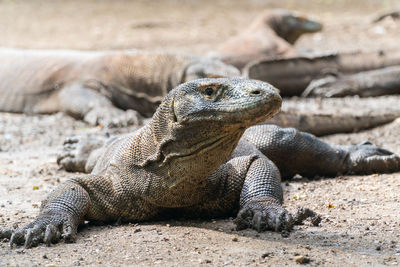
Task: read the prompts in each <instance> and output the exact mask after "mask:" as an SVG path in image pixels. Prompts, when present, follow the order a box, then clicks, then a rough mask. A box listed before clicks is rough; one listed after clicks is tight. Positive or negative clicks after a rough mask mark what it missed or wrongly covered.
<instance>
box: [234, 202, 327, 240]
mask: <svg viewBox="0 0 400 267" xmlns="http://www.w3.org/2000/svg"><path fill="white" fill-rule="evenodd" d="M307 218H311V221H312V223H313V224H314V225H318V224H319V223H320V221H321V217H320V216H319V215H317V214H316V213H315V212H313V211H311V210H310V209H308V208H300V209H299V210H298V211H297V212H296V213H295V214H294V215H292V214H290V213H289V212H288V211H287V210H286V209H284V208H283V207H282V206H281V204H280V203H279V202H278V201H277V200H275V199H272V198H265V199H262V200H252V201H249V202H248V203H247V204H246V205H244V207H243V208H242V209H241V210H240V211H239V213H238V216H237V218H236V220H235V223H236V226H237V229H238V230H242V229H246V228H253V229H255V230H257V231H258V232H262V231H266V230H272V231H275V232H281V234H282V236H284V237H287V236H289V233H290V231H291V230H292V229H293V225H295V224H302V223H303V221H304V220H306V219H307Z"/></svg>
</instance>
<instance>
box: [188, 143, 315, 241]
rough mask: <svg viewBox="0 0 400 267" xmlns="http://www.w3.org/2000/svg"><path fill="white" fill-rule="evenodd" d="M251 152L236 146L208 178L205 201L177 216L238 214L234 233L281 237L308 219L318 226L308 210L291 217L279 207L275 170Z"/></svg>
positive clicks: (246, 147) (245, 145) (268, 161)
mask: <svg viewBox="0 0 400 267" xmlns="http://www.w3.org/2000/svg"><path fill="white" fill-rule="evenodd" d="M243 149H245V150H247V151H246V152H245V151H243ZM248 152H250V154H249V153H248ZM251 152H252V146H251V145H250V144H249V145H247V144H245V142H241V143H239V146H238V148H237V150H236V153H234V154H235V155H234V157H233V158H232V159H231V160H229V161H228V162H227V163H225V164H223V165H222V166H221V167H220V168H218V169H217V170H216V171H214V172H213V173H212V174H211V175H210V177H209V178H208V181H207V186H206V188H205V191H207V192H208V194H206V195H205V196H206V197H205V199H206V200H205V201H204V202H203V203H202V204H200V205H197V206H194V207H189V208H185V209H183V211H182V210H181V213H182V214H185V215H189V216H190V215H191V214H192V216H190V217H198V216H202V217H213V218H215V217H221V216H230V215H233V214H234V213H237V212H238V211H239V212H238V213H237V218H236V219H235V223H236V225H237V229H238V230H241V229H245V228H254V229H256V230H257V231H265V230H273V231H280V232H282V234H283V235H287V234H288V232H289V231H290V230H291V229H292V226H293V225H294V224H301V223H302V222H303V221H304V220H305V219H307V218H309V217H311V219H312V222H313V224H318V223H319V221H320V217H319V216H318V215H316V214H315V213H314V212H313V211H311V210H310V209H307V208H300V209H299V210H298V211H297V212H296V213H295V214H291V213H289V212H288V211H287V210H286V209H285V208H284V207H283V206H282V199H283V198H282V195H283V192H282V188H281V185H280V174H279V171H278V169H277V168H276V166H275V165H274V164H273V163H272V162H271V161H270V160H268V159H267V158H266V157H265V156H263V155H261V154H260V153H257V152H256V153H255V154H252V153H251ZM246 154H248V155H246ZM241 155H243V156H241Z"/></svg>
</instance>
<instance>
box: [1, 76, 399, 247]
mask: <svg viewBox="0 0 400 267" xmlns="http://www.w3.org/2000/svg"><path fill="white" fill-rule="evenodd" d="M281 101H282V100H281V97H280V96H279V94H278V93H277V91H276V90H275V88H273V87H272V86H270V85H269V84H267V83H264V82H260V81H254V80H248V79H240V78H234V79H200V80H196V81H191V82H187V83H184V84H182V85H180V86H178V87H177V88H175V89H174V90H172V91H171V92H170V93H169V94H168V95H167V96H166V97H165V98H164V100H163V101H162V103H161V105H160V106H159V107H158V109H157V111H156V112H155V114H154V115H153V117H152V119H151V121H149V123H148V124H147V125H145V126H144V127H142V128H141V129H139V130H137V131H136V132H133V133H131V134H128V135H124V136H121V137H119V138H114V139H112V140H110V141H109V142H108V143H107V144H106V145H105V146H104V147H102V148H99V149H97V150H94V151H93V153H95V154H96V160H95V164H94V166H93V168H92V169H91V170H88V171H91V173H90V174H87V175H81V176H77V177H75V178H73V179H71V180H69V181H67V182H65V183H63V184H61V185H60V186H59V187H57V188H56V189H55V190H54V191H53V192H52V193H51V194H50V195H49V196H48V197H47V199H46V200H44V201H43V203H42V205H41V209H40V213H39V215H38V217H37V218H36V219H35V220H34V221H33V222H31V223H30V224H28V225H26V226H24V227H22V228H20V229H16V230H14V229H1V230H0V238H8V239H10V244H11V246H13V245H15V244H17V245H22V244H24V245H25V247H27V248H29V247H31V246H36V245H38V244H40V243H42V242H43V243H46V244H47V245H50V244H51V243H56V242H58V241H59V240H60V239H64V240H65V241H67V242H72V241H74V240H75V239H76V234H77V228H78V225H79V224H81V223H83V222H84V221H85V220H89V221H100V222H113V221H121V222H128V221H129V222H140V221H151V220H157V219H164V218H171V217H178V216H181V217H182V216H183V217H189V218H207V217H208V218H209V217H213V218H215V217H223V216H232V215H234V214H237V217H236V219H235V222H236V224H237V228H238V229H244V228H254V229H256V230H258V231H264V230H268V229H271V230H274V231H281V232H282V233H283V234H284V235H287V234H288V233H289V231H291V230H292V227H293V225H294V224H296V223H301V222H302V221H303V220H305V219H306V218H308V217H311V220H312V222H313V223H314V224H318V223H319V221H320V219H321V218H320V216H318V215H317V214H315V213H314V212H313V211H311V210H310V209H307V208H302V209H299V210H298V211H297V212H296V213H295V214H291V213H289V212H288V211H287V210H286V209H285V208H284V207H283V206H282V201H283V192H282V188H281V185H280V182H281V176H282V177H283V178H290V177H292V176H293V175H294V174H296V173H299V174H302V175H307V176H314V175H325V176H334V175H337V174H339V173H376V172H393V171H398V170H400V157H399V156H397V155H395V154H393V153H391V152H389V151H387V150H385V149H382V148H379V147H376V146H374V145H372V144H370V143H367V142H366V143H363V144H360V145H351V146H331V145H329V144H326V143H324V142H322V141H320V140H319V139H317V138H316V137H314V136H313V135H310V134H307V133H302V132H299V131H297V130H295V129H293V128H289V129H281V128H279V127H277V126H268V125H262V126H253V125H255V124H257V123H259V122H261V121H264V120H266V119H267V118H269V117H271V116H272V115H273V114H275V113H277V112H278V111H279V109H280V106H281ZM251 126H253V127H251ZM75 144H76V143H75ZM67 145H70V146H73V145H74V142H69V143H68V144H67ZM70 148H71V147H70ZM72 149H73V147H72ZM67 150H68V149H67ZM89 154H90V152H89ZM90 157H91V155H90ZM65 159H66V160H67V161H68V160H73V159H72V158H71V157H69V156H68V155H66V157H65Z"/></svg>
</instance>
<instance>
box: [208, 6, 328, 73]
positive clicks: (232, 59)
mask: <svg viewBox="0 0 400 267" xmlns="http://www.w3.org/2000/svg"><path fill="white" fill-rule="evenodd" d="M321 29H322V25H321V24H320V23H318V22H316V21H312V20H309V19H307V18H305V17H303V16H298V15H295V14H293V13H292V12H290V11H287V10H284V9H270V10H267V11H264V12H263V13H262V14H260V15H259V16H258V17H256V18H255V19H254V21H253V22H252V23H251V24H250V26H249V27H248V28H247V29H245V30H244V31H242V32H240V33H239V34H238V35H235V36H233V37H231V38H229V39H228V40H227V41H226V42H224V43H222V44H221V45H219V46H218V47H217V49H216V51H215V53H214V54H215V55H216V56H218V58H220V59H221V60H222V61H224V62H225V63H228V64H232V65H234V66H236V67H237V68H239V69H241V68H243V67H244V66H245V65H246V64H247V63H249V62H250V61H253V60H256V59H260V58H275V57H277V56H281V57H282V56H292V55H296V54H297V52H296V50H295V49H294V48H293V46H292V45H293V44H294V43H295V42H296V41H297V39H298V38H299V37H300V36H301V35H302V34H304V33H313V32H317V31H320V30H321ZM214 54H213V55H214Z"/></svg>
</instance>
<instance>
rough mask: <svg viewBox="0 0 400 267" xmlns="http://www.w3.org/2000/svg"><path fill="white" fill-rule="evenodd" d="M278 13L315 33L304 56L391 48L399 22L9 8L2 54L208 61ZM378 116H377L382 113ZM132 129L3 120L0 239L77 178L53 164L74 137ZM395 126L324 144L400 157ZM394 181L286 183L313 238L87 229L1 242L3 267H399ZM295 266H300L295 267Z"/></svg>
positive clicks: (244, 5) (0, 32)
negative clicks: (74, 52)
mask: <svg viewBox="0 0 400 267" xmlns="http://www.w3.org/2000/svg"><path fill="white" fill-rule="evenodd" d="M271 7H284V8H290V9H294V10H298V11H301V12H303V13H307V14H309V15H311V16H312V17H314V18H316V19H318V20H320V21H322V22H323V23H324V24H325V25H326V27H325V29H324V31H323V32H322V33H318V34H315V35H312V36H305V37H304V38H302V39H300V41H299V42H298V43H297V44H296V47H297V48H298V49H303V50H306V49H307V50H309V49H311V50H315V51H326V50H341V51H343V50H352V49H365V50H369V49H382V48H393V47H396V46H398V44H399V41H400V40H399V39H400V22H396V21H391V20H386V21H384V22H382V23H379V24H371V23H370V22H371V20H372V18H374V16H375V15H376V14H379V13H380V12H382V11H385V10H391V9H400V2H399V1H396V0H393V1H380V0H375V1H372V0H366V1H361V0H360V1H344V0H339V1H328V0H319V1H305V0H303V1H290V0H281V1H261V0H260V1H257V0H253V1H178V0H176V1H122V0H117V1H94V0H91V1H11V0H0V46H7V47H21V48H73V49H121V48H146V49H166V50H184V51H188V52H196V53H206V52H208V51H210V50H212V47H213V46H215V45H216V44H218V43H219V42H221V41H223V40H224V39H226V38H227V37H229V36H230V35H232V34H234V33H236V32H238V31H239V30H240V29H241V28H242V27H244V26H245V25H246V24H248V23H249V22H250V21H251V19H252V18H253V17H254V16H255V15H256V14H258V13H259V12H260V11H261V10H263V9H266V8H271ZM383 108H384V107H383ZM131 130H133V128H129V129H116V130H107V129H101V128H99V127H89V126H87V125H85V124H84V123H82V122H79V121H75V120H73V119H71V118H70V117H68V116H65V115H63V114H54V115H49V116H26V115H18V114H6V113H2V114H0V227H5V226H12V225H20V226H22V225H23V224H25V223H27V222H29V221H30V220H32V219H33V218H34V217H35V215H36V214H37V213H38V210H39V206H40V201H41V200H42V199H43V198H44V197H45V196H46V195H47V194H48V193H49V192H50V191H51V190H52V189H53V188H54V187H55V186H57V185H58V184H59V183H60V182H63V181H65V180H66V179H68V178H70V177H73V176H74V175H76V174H71V173H67V172H65V171H64V170H61V169H59V167H58V166H57V164H56V154H57V152H58V151H60V149H61V146H62V141H63V140H64V139H65V138H66V137H68V136H73V135H88V134H93V135H100V134H106V132H107V131H108V132H110V133H111V134H118V133H122V132H127V131H131ZM399 136H400V121H395V122H393V123H391V124H389V125H385V126H382V127H379V128H376V129H373V130H368V131H365V132H362V133H354V134H339V135H334V136H328V137H324V139H325V140H326V141H329V142H331V143H337V144H348V143H358V142H361V141H364V140H366V139H369V140H371V141H372V142H375V143H376V144H378V145H381V146H383V147H385V148H387V149H390V150H392V151H395V152H397V153H400V140H399V138H398V137H399ZM399 177H400V174H399V173H394V174H385V175H369V176H341V177H337V178H335V179H316V180H310V181H309V180H308V179H307V178H298V179H295V180H293V181H290V182H289V183H283V184H282V186H283V188H284V191H285V206H286V207H287V208H288V209H289V210H293V211H294V210H295V209H296V207H298V206H307V207H310V208H312V209H314V210H315V211H317V212H318V213H320V214H322V215H323V217H324V220H323V222H322V224H321V226H320V227H312V226H310V225H308V224H306V225H304V226H299V227H296V228H295V231H294V232H293V233H292V234H291V235H290V237H289V238H282V237H281V236H280V234H277V233H271V232H266V233H256V232H255V231H253V230H244V231H239V232H238V231H235V230H234V224H233V221H232V218H226V219H216V220H206V221H204V220H198V221H165V222H149V223H146V224H139V225H136V224H132V225H130V224H129V225H113V226H90V225H87V226H84V227H82V229H81V231H80V233H79V235H78V240H77V243H75V244H65V243H63V242H62V243H60V244H57V245H54V246H52V247H49V248H48V247H44V246H39V247H36V248H33V249H29V250H25V249H22V248H17V249H12V250H10V249H9V247H8V243H7V242H0V266H48V267H50V266H79V265H81V266H88V265H92V266H93V265H103V266H121V265H135V266H136V265H137V266H153V265H160V266H197V265H209V266H245V265H248V266H257V265H271V266H277V265H287V266H293V265H296V264H299V262H298V261H299V259H301V258H303V259H309V260H310V262H309V263H308V264H309V265H311V266H314V265H327V266H344V265H345V266H371V265H374V266H381V265H389V266H395V265H400V243H399V240H400V232H399V228H400V194H399V192H400V179H399ZM296 259H297V262H296Z"/></svg>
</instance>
